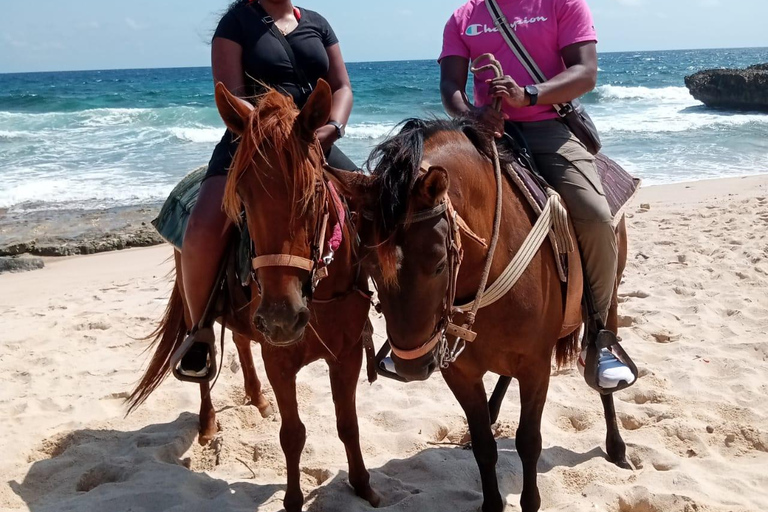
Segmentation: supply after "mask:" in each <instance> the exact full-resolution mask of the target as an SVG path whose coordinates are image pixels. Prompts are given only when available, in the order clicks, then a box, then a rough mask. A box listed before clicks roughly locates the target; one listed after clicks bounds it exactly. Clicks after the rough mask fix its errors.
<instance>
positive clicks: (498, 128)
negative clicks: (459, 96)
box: [471, 105, 509, 139]
mask: <svg viewBox="0 0 768 512" xmlns="http://www.w3.org/2000/svg"><path fill="white" fill-rule="evenodd" d="M471 115H472V117H474V118H475V119H477V121H478V122H479V123H480V124H482V125H483V126H485V127H486V128H487V129H488V130H490V131H492V132H493V135H494V137H496V138H497V139H500V138H501V136H502V134H503V133H504V121H505V120H506V119H509V116H507V115H506V114H505V113H504V112H499V111H497V110H496V109H495V108H493V107H492V106H491V105H486V106H484V107H480V108H475V109H474V110H472V114H471Z"/></svg>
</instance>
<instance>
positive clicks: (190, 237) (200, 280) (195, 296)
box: [181, 176, 232, 326]
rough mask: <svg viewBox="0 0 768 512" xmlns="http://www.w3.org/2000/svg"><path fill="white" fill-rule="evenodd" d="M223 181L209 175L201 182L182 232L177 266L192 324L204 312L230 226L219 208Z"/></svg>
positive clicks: (225, 179) (225, 181) (224, 181)
mask: <svg viewBox="0 0 768 512" xmlns="http://www.w3.org/2000/svg"><path fill="white" fill-rule="evenodd" d="M226 183H227V177H226V176H211V177H209V178H207V179H206V180H205V181H204V182H203V184H202V186H201V188H200V196H199V197H198V199H197V203H196V204H195V206H194V208H193V209H192V214H191V215H190V217H189V223H188V224H187V231H186V233H185V234H184V245H183V247H182V251H181V268H182V272H183V277H184V293H185V297H186V299H187V305H188V307H189V312H190V315H191V318H192V325H193V326H196V325H198V324H199V323H200V319H201V317H202V316H203V313H204V312H205V307H206V305H207V304H208V298H209V297H210V295H211V290H212V289H213V285H214V280H215V279H216V275H217V273H218V270H219V263H220V262H221V258H222V256H223V255H224V250H225V249H226V245H227V239H228V236H229V232H230V227H231V226H232V221H231V220H229V218H227V216H226V214H225V213H224V212H223V211H222V209H221V201H222V198H223V197H224V186H225V185H226Z"/></svg>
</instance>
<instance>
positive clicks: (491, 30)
mask: <svg viewBox="0 0 768 512" xmlns="http://www.w3.org/2000/svg"><path fill="white" fill-rule="evenodd" d="M545 21H549V18H547V17H545V16H535V17H533V18H515V21H512V22H510V24H509V25H510V26H511V27H512V30H514V31H517V27H519V26H520V25H531V24H533V23H542V22H545ZM498 31H499V29H497V28H496V27H493V26H489V25H486V24H485V23H476V24H474V25H470V26H468V27H467V31H466V35H468V36H470V37H475V36H481V35H483V34H495V33H497V32H498Z"/></svg>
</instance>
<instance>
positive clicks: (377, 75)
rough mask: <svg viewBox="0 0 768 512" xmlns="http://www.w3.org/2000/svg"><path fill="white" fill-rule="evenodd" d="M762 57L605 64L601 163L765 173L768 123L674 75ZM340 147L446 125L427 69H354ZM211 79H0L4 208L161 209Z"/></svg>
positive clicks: (605, 57) (364, 151) (182, 74)
mask: <svg viewBox="0 0 768 512" xmlns="http://www.w3.org/2000/svg"><path fill="white" fill-rule="evenodd" d="M760 62H768V48H761V49H728V50H686V51H665V52H627V53H604V54H602V55H600V63H599V66H600V73H599V80H598V86H597V88H596V90H595V91H594V92H592V93H590V94H588V95H587V96H585V97H584V99H583V101H584V102H585V104H586V106H587V108H588V110H589V112H590V113H591V115H592V116H593V118H594V119H595V122H596V124H597V126H598V128H599V130H600V132H601V134H602V137H603V141H604V145H605V148H604V151H605V153H606V154H608V155H609V156H611V157H612V158H614V159H615V160H617V161H618V162H620V163H621V164H622V165H624V166H625V167H626V168H627V169H628V170H629V171H630V172H632V173H634V174H635V175H637V176H639V177H641V178H643V179H644V180H645V183H646V184H662V183H671V182H681V181H690V180H698V179H705V178H716V177H726V176H740V175H747V174H756V173H760V172H768V115H765V114H759V113H736V112H728V111H719V110H713V109H708V108H706V107H705V106H704V105H702V104H701V103H699V102H698V101H696V100H694V99H693V97H691V96H690V95H689V93H688V90H687V89H686V88H685V86H684V84H683V77H684V76H685V75H687V74H691V73H693V72H695V71H698V70H701V69H707V68H717V67H745V66H747V65H750V64H755V63H760ZM348 66H349V73H350V76H351V79H352V85H353V89H354V92H355V107H354V110H353V113H352V118H351V120H350V123H349V127H348V129H347V138H345V139H344V140H343V141H341V143H340V144H339V145H340V147H341V148H342V149H343V150H344V151H345V152H346V153H347V154H348V155H349V156H350V157H351V158H352V159H353V160H354V161H355V162H357V163H358V164H362V162H363V161H364V160H365V158H366V157H367V155H368V153H369V152H370V150H371V148H372V147H373V146H374V145H375V144H377V143H379V142H380V141H382V140H383V138H384V137H385V136H386V135H387V134H389V133H391V132H392V130H393V128H394V127H395V126H396V125H397V124H398V123H399V122H400V121H401V120H403V119H404V118H406V117H412V116H435V115H438V116H439V115H443V113H442V107H441V104H440V96H439V92H438V77H439V69H438V66H437V63H436V62H434V61H404V62H375V63H350V64H349V65H348ZM222 133H223V124H222V122H221V120H220V119H219V115H218V112H217V110H216V107H215V104H214V97H213V83H212V80H211V72H210V68H182V69H144V70H115V71H84V72H62V73H30V74H2V75H0V162H2V167H0V178H1V179H0V208H3V209H10V210H11V211H15V212H19V213H22V212H25V211H30V212H31V211H36V210H50V209H100V208H109V207H116V206H133V205H140V204H152V203H157V202H159V201H161V200H163V199H164V198H165V196H166V195H167V194H168V192H169V191H170V190H171V188H173V186H174V185H175V184H176V183H177V182H178V180H179V179H180V178H181V177H182V176H184V175H185V174H186V173H187V172H188V171H189V170H191V169H193V168H195V167H197V166H199V165H202V164H205V163H206V162H207V161H208V159H209V157H210V154H211V151H212V150H213V147H214V146H215V144H216V143H217V142H218V140H219V139H220V138H221V135H222Z"/></svg>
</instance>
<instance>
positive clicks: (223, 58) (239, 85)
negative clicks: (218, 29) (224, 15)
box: [211, 37, 248, 98]
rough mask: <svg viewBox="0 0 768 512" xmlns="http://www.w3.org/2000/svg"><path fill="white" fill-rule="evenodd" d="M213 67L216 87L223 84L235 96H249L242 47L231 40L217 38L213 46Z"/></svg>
mask: <svg viewBox="0 0 768 512" xmlns="http://www.w3.org/2000/svg"><path fill="white" fill-rule="evenodd" d="M211 67H212V68H213V83H214V85H215V84H217V83H219V82H222V83H223V84H224V86H225V87H226V88H227V89H228V90H229V92H231V93H232V94H234V95H235V96H239V97H241V98H245V97H246V96H247V94H248V91H247V90H246V88H245V72H244V71H243V47H242V46H240V45H239V44H238V43H236V42H234V41H230V40H229V39H224V38H223V37H215V38H214V39H213V44H212V45H211Z"/></svg>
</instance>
